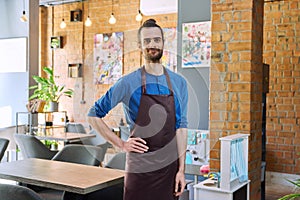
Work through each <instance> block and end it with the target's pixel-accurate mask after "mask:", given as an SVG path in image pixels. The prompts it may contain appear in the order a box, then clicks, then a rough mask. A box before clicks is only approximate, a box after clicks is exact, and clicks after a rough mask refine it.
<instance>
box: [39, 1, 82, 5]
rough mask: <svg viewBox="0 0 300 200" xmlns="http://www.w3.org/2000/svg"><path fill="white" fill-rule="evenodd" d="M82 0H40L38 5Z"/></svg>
mask: <svg viewBox="0 0 300 200" xmlns="http://www.w3.org/2000/svg"><path fill="white" fill-rule="evenodd" d="M81 1H84V0H40V6H55V5H60V4H65V3H74V2H81Z"/></svg>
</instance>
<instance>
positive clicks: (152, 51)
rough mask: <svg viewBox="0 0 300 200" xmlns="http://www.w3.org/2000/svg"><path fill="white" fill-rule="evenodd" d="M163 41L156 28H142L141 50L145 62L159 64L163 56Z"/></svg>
mask: <svg viewBox="0 0 300 200" xmlns="http://www.w3.org/2000/svg"><path fill="white" fill-rule="evenodd" d="M163 47H164V41H163V39H162V34H161V31H160V29H159V28H157V27H149V28H148V27H147V28H143V29H142V31H141V49H142V52H143V55H144V57H145V59H146V60H147V61H150V62H151V63H159V62H160V58H161V57H162V54H163Z"/></svg>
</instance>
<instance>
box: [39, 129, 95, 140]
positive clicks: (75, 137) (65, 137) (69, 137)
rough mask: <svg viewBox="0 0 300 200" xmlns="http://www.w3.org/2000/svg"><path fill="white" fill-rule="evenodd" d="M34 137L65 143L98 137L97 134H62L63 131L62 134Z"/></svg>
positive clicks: (55, 133) (46, 134) (45, 134)
mask: <svg viewBox="0 0 300 200" xmlns="http://www.w3.org/2000/svg"><path fill="white" fill-rule="evenodd" d="M34 136H35V137H36V138H38V139H40V140H61V141H64V142H69V141H72V140H82V139H85V138H91V137H96V135H95V134H88V133H71V132H62V131H61V132H58V131H55V132H52V133H37V134H35V135H34Z"/></svg>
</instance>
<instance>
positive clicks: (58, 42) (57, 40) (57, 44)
mask: <svg viewBox="0 0 300 200" xmlns="http://www.w3.org/2000/svg"><path fill="white" fill-rule="evenodd" d="M50 47H51V49H57V48H62V36H55V37H51V38H50Z"/></svg>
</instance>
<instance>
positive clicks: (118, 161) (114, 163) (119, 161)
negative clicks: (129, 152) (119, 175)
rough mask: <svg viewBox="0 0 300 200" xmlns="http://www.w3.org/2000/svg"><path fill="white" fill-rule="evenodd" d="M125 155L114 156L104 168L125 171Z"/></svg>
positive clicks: (122, 153) (121, 153) (123, 153)
mask: <svg viewBox="0 0 300 200" xmlns="http://www.w3.org/2000/svg"><path fill="white" fill-rule="evenodd" d="M125 164H126V153H125V152H120V153H117V154H115V155H114V156H113V157H112V158H111V159H110V160H109V161H108V162H107V164H106V165H105V167H106V168H112V169H120V170H125Z"/></svg>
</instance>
